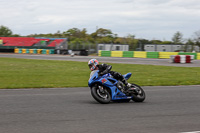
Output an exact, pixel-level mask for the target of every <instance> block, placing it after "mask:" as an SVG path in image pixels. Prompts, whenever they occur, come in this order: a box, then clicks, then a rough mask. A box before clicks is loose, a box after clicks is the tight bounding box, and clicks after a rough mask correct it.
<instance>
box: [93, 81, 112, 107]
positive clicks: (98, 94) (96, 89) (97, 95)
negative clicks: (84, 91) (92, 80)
mask: <svg viewBox="0 0 200 133" xmlns="http://www.w3.org/2000/svg"><path fill="white" fill-rule="evenodd" d="M91 94H92V96H93V98H94V99H95V100H96V101H97V102H99V103H102V104H107V103H109V102H110V101H111V95H110V93H109V91H108V90H107V89H106V88H104V87H103V86H99V85H95V86H93V87H92V88H91Z"/></svg>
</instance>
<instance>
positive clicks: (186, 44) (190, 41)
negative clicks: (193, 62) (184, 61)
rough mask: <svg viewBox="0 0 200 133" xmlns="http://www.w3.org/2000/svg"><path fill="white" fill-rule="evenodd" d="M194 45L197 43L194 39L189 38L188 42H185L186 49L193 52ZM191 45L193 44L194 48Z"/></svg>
mask: <svg viewBox="0 0 200 133" xmlns="http://www.w3.org/2000/svg"><path fill="white" fill-rule="evenodd" d="M194 45H195V43H194V42H193V41H192V39H188V40H187V42H186V43H185V47H184V50H185V51H187V52H192V51H193V50H194ZM189 46H191V47H192V49H189ZM189 50H190V51H189Z"/></svg>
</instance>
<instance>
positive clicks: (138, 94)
mask: <svg viewBox="0 0 200 133" xmlns="http://www.w3.org/2000/svg"><path fill="white" fill-rule="evenodd" d="M131 88H134V89H135V92H132V94H131V95H132V96H133V98H132V100H133V101H134V102H143V101H144V100H145V98H146V95H145V92H144V90H143V89H142V88H141V87H140V86H139V85H136V84H132V85H131Z"/></svg>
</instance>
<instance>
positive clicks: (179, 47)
mask: <svg viewBox="0 0 200 133" xmlns="http://www.w3.org/2000/svg"><path fill="white" fill-rule="evenodd" d="M186 47H187V48H186ZM144 50H145V51H159V52H161V51H163V52H177V51H186V52H191V51H193V50H194V51H195V52H199V47H198V46H194V47H192V45H184V44H145V45H144Z"/></svg>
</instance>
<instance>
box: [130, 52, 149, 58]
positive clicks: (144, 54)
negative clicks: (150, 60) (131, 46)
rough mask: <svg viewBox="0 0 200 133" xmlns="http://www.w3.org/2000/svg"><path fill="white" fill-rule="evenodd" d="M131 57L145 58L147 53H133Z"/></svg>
mask: <svg viewBox="0 0 200 133" xmlns="http://www.w3.org/2000/svg"><path fill="white" fill-rule="evenodd" d="M133 57H135V58H146V57H147V52H140V51H134V56H133Z"/></svg>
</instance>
